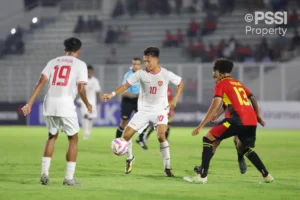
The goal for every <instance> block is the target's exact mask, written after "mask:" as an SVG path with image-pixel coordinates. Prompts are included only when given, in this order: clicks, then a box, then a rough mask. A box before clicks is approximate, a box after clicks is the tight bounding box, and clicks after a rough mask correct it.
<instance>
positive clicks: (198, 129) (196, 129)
mask: <svg viewBox="0 0 300 200" xmlns="http://www.w3.org/2000/svg"><path fill="white" fill-rule="evenodd" d="M200 130H201V128H199V127H197V128H195V129H194V130H193V132H192V136H196V135H198V134H199V132H200Z"/></svg>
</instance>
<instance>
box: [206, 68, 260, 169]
mask: <svg viewBox="0 0 300 200" xmlns="http://www.w3.org/2000/svg"><path fill="white" fill-rule="evenodd" d="M213 79H214V82H215V83H216V84H217V83H218V82H219V79H218V78H217V76H216V72H213ZM253 97H254V96H253ZM250 101H251V103H252V104H255V102H253V98H250ZM224 113H225V118H230V112H229V109H228V108H227V106H226V105H225V102H223V104H222V107H221V108H220V110H219V111H218V112H217V114H216V115H215V116H214V117H213V118H212V120H211V122H215V121H216V120H217V119H218V118H219V117H220V116H222V115H223V114H224ZM221 123H222V122H221ZM237 140H238V138H237V136H234V139H233V142H234V144H235V147H236V149H237V155H238V164H239V168H240V172H241V174H245V173H246V171H247V165H246V161H245V159H244V154H242V153H240V152H239V151H238V148H237ZM220 142H221V141H220V140H215V141H214V143H213V155H214V154H215V152H216V149H217V147H218V146H219V145H220Z"/></svg>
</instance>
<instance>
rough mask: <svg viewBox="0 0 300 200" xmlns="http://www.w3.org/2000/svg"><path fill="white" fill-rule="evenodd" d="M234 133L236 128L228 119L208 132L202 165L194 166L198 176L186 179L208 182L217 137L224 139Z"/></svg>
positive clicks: (186, 178)
mask: <svg viewBox="0 0 300 200" xmlns="http://www.w3.org/2000/svg"><path fill="white" fill-rule="evenodd" d="M233 135H234V128H233V126H232V125H230V124H229V123H228V122H227V121H226V120H224V121H222V122H221V123H220V124H218V125H216V126H215V127H213V128H212V129H211V130H210V131H209V132H208V133H206V135H205V136H204V137H203V139H202V141H203V150H202V161H201V165H200V166H199V167H198V166H196V167H195V168H194V170H195V171H196V172H197V176H195V177H192V178H190V177H184V180H185V181H188V182H192V183H202V184H203V183H207V180H208V179H207V174H208V170H209V164H210V161H211V159H212V157H213V155H214V151H215V149H214V145H213V143H214V142H215V141H216V140H217V139H218V140H222V139H225V138H228V137H230V136H233Z"/></svg>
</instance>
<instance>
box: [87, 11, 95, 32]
mask: <svg viewBox="0 0 300 200" xmlns="http://www.w3.org/2000/svg"><path fill="white" fill-rule="evenodd" d="M86 24H87V32H90V33H92V32H94V30H95V27H94V20H93V16H91V15H89V16H88V20H87V23H86Z"/></svg>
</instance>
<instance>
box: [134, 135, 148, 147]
mask: <svg viewBox="0 0 300 200" xmlns="http://www.w3.org/2000/svg"><path fill="white" fill-rule="evenodd" d="M136 143H138V144H139V145H140V146H141V147H142V148H143V149H145V150H148V147H147V145H146V144H145V142H144V141H143V140H139V138H137V139H136Z"/></svg>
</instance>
